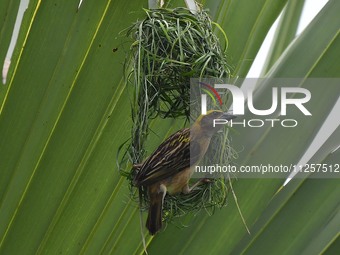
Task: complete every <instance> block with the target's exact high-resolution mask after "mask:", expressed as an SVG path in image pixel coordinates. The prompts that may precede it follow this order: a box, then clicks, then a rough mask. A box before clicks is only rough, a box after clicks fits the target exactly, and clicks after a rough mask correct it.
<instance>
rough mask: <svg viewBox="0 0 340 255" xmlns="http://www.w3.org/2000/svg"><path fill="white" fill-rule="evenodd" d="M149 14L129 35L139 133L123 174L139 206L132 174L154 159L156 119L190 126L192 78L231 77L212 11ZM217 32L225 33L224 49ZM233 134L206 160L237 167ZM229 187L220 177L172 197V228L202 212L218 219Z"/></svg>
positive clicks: (222, 136) (129, 146) (167, 215)
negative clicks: (150, 143)
mask: <svg viewBox="0 0 340 255" xmlns="http://www.w3.org/2000/svg"><path fill="white" fill-rule="evenodd" d="M145 13H146V17H145V19H143V20H141V21H138V22H136V23H135V24H133V26H131V27H130V28H129V29H128V36H129V37H131V38H132V39H133V43H132V46H131V56H132V59H130V60H131V62H132V66H133V69H132V71H131V72H129V76H128V82H129V83H131V84H132V86H131V87H130V88H132V91H133V92H132V104H131V111H132V120H133V127H132V131H131V139H130V140H129V143H126V144H125V145H122V147H121V149H122V148H124V150H123V151H124V155H123V157H122V159H120V163H121V164H120V169H128V170H125V171H124V170H121V173H122V174H123V175H124V176H125V177H126V178H127V179H128V180H129V181H130V190H131V196H132V198H133V199H136V201H137V200H138V194H137V193H138V192H137V191H136V188H135V187H133V185H132V179H133V177H134V175H135V174H136V172H135V170H134V169H133V168H132V170H130V169H131V164H138V163H141V162H143V161H144V160H145V158H146V156H147V155H149V154H150V153H151V151H149V152H146V151H145V143H146V141H147V137H148V134H149V132H150V128H149V121H150V120H152V119H154V118H176V119H182V121H183V123H185V121H184V120H185V119H186V120H189V119H190V106H192V104H193V103H195V102H191V101H190V78H192V77H196V78H197V77H198V78H203V77H204V78H208V77H214V78H220V79H227V78H230V72H231V71H230V69H231V68H230V66H229V65H228V63H227V57H226V53H225V52H226V51H225V50H226V48H227V38H226V36H225V33H224V32H223V30H222V29H221V28H220V27H219V26H218V25H217V24H215V23H213V22H212V21H211V19H210V17H209V15H208V13H207V12H206V11H200V12H198V13H196V14H192V13H191V12H190V11H189V10H188V9H186V8H176V9H171V10H170V9H153V10H145ZM213 27H216V28H217V29H220V31H222V33H221V34H222V35H223V36H224V38H225V41H224V43H223V44H224V49H222V46H221V43H220V40H219V39H218V37H217V36H216V35H215V34H214V32H213ZM130 66H131V65H130ZM224 110H225V109H224ZM186 123H188V122H186ZM153 132H157V131H156V130H155V131H153ZM227 134H228V130H227V129H225V130H224V131H223V132H221V133H218V134H217V135H216V136H215V137H213V139H212V142H211V143H212V144H214V145H215V146H214V148H216V151H211V150H210V151H211V152H210V154H211V155H206V157H205V158H209V159H210V160H211V162H213V163H215V164H216V163H221V164H229V163H230V162H231V161H232V159H233V157H235V155H236V154H235V153H234V151H233V149H232V148H231V147H230V146H229V140H228V136H227ZM124 146H125V147H124ZM206 160H207V159H206ZM206 164H208V163H207V162H206ZM129 166H130V167H129ZM195 181H197V180H193V182H195ZM228 181H229V179H227V178H225V177H223V176H217V177H216V178H215V180H214V181H212V182H210V183H207V184H204V185H200V186H198V187H197V188H196V189H195V190H194V191H192V192H190V193H189V194H178V195H175V196H170V195H166V197H165V201H164V206H163V220H164V221H165V222H169V221H171V220H173V219H174V218H175V217H178V216H183V215H186V214H188V213H196V212H198V211H200V210H201V209H205V210H207V211H208V213H209V214H212V213H213V211H214V210H215V208H216V207H217V208H220V207H223V206H225V205H226V203H227V195H228ZM141 197H142V201H141V207H142V209H147V208H148V204H149V198H148V194H147V192H146V190H144V192H143V194H141Z"/></svg>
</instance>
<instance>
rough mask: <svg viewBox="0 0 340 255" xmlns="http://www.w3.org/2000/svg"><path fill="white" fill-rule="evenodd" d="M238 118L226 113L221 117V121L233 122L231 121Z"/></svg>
mask: <svg viewBox="0 0 340 255" xmlns="http://www.w3.org/2000/svg"><path fill="white" fill-rule="evenodd" d="M236 117H237V116H235V115H232V114H229V113H227V112H224V113H223V114H222V116H221V119H225V120H231V119H235V118H236Z"/></svg>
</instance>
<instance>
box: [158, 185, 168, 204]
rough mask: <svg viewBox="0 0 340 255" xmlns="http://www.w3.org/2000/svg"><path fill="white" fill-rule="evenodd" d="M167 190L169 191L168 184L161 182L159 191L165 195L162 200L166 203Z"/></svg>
mask: <svg viewBox="0 0 340 255" xmlns="http://www.w3.org/2000/svg"><path fill="white" fill-rule="evenodd" d="M166 191H167V189H166V186H165V185H164V184H161V185H160V186H159V192H160V193H163V197H162V202H163V203H164V198H165V195H166ZM162 205H163V204H162Z"/></svg>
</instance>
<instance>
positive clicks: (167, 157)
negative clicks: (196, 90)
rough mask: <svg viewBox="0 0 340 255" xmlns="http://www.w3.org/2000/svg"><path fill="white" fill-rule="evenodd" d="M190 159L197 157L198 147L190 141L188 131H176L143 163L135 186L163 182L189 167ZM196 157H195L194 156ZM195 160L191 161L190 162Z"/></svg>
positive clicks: (186, 129)
mask: <svg viewBox="0 0 340 255" xmlns="http://www.w3.org/2000/svg"><path fill="white" fill-rule="evenodd" d="M190 150H191V156H192V157H194V158H195V157H199V156H198V155H199V154H200V153H199V150H200V146H199V144H198V143H197V142H195V141H190V129H189V128H185V129H181V130H179V131H177V132H176V133H174V134H173V135H171V136H170V137H169V138H168V139H166V140H165V141H164V142H163V143H162V144H161V145H160V146H159V147H158V148H157V149H156V150H155V151H154V152H153V153H152V154H151V155H150V157H149V158H148V159H147V160H146V161H145V162H144V163H143V165H142V167H141V168H140V170H139V171H138V173H137V175H136V177H135V178H134V183H135V185H136V186H147V185H151V184H153V183H156V182H158V181H161V180H164V179H165V178H168V177H170V176H173V175H175V174H176V173H178V172H180V171H182V170H184V169H186V168H188V167H189V166H190ZM196 155H197V156H196ZM195 161H197V160H193V159H191V162H195Z"/></svg>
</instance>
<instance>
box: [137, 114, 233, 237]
mask: <svg viewBox="0 0 340 255" xmlns="http://www.w3.org/2000/svg"><path fill="white" fill-rule="evenodd" d="M233 118H235V116H233V115H230V114H227V113H224V112H222V111H218V110H211V111H208V112H207V114H206V115H201V116H199V117H198V118H197V120H196V121H195V123H194V124H193V125H192V127H191V128H184V129H181V130H178V131H177V132H176V133H174V134H172V135H171V136H170V137H168V138H167V139H166V140H165V141H164V142H163V143H161V145H159V147H158V148H157V149H156V150H155V151H154V152H153V153H152V154H151V155H150V156H149V158H147V159H146V160H145V161H144V162H143V163H142V164H139V165H135V166H134V168H135V169H136V171H137V173H136V175H135V177H134V179H133V184H134V186H136V187H138V188H141V187H144V188H146V189H147V191H148V196H149V200H150V203H149V212H148V218H147V221H146V227H147V229H148V230H149V232H150V234H151V235H154V234H156V233H157V232H158V231H159V230H160V229H161V228H162V207H163V202H164V197H165V195H166V193H168V194H169V195H174V194H178V193H181V192H182V193H184V194H187V193H189V192H190V191H191V190H193V189H194V188H195V187H196V186H197V185H199V184H200V183H202V181H203V180H200V181H198V182H196V183H195V184H194V185H193V186H192V187H190V188H189V180H190V178H191V175H192V174H193V172H194V166H195V164H197V163H198V162H199V161H200V160H201V159H202V158H203V156H204V155H205V153H206V151H207V149H208V147H209V144H210V140H211V138H212V136H213V135H214V134H215V133H216V132H217V131H218V130H219V129H220V128H221V127H222V125H216V126H215V127H214V126H213V121H214V119H224V120H228V121H229V120H230V119H233ZM139 192H141V190H140V191H139Z"/></svg>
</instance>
